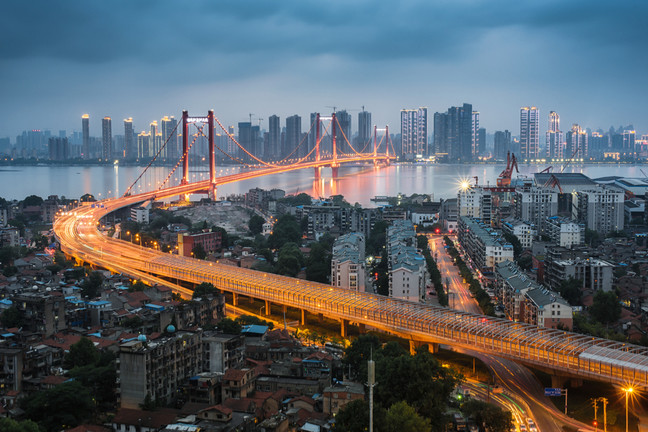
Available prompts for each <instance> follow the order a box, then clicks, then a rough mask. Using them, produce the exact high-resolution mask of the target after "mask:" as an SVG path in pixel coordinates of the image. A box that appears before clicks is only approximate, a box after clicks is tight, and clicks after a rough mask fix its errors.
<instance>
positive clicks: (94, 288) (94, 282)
mask: <svg viewBox="0 0 648 432" xmlns="http://www.w3.org/2000/svg"><path fill="white" fill-rule="evenodd" d="M103 280H104V276H103V274H102V273H101V272H98V271H93V272H92V273H90V274H89V275H88V277H86V278H85V279H84V281H83V282H82V283H81V294H82V295H83V296H84V297H88V298H95V297H97V296H98V295H99V294H100V292H101V286H102V285H103Z"/></svg>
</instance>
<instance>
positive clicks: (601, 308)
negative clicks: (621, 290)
mask: <svg viewBox="0 0 648 432" xmlns="http://www.w3.org/2000/svg"><path fill="white" fill-rule="evenodd" d="M589 312H590V315H591V316H592V318H594V319H595V320H596V321H598V322H600V323H603V324H609V323H613V322H616V321H618V319H619V318H621V304H620V303H619V298H618V297H617V295H616V294H615V293H614V292H612V291H608V292H605V291H603V290H598V291H597V292H596V294H594V302H593V303H592V306H590V310H589Z"/></svg>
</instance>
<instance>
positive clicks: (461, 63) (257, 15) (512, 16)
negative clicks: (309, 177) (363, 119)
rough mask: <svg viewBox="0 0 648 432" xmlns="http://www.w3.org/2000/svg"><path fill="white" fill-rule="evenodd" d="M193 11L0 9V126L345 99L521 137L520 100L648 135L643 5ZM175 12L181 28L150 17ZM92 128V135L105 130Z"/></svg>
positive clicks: (245, 110) (389, 112)
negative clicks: (474, 111)
mask: <svg viewBox="0 0 648 432" xmlns="http://www.w3.org/2000/svg"><path fill="white" fill-rule="evenodd" d="M192 6H194V7H192V8H190V9H189V8H187V9H183V8H179V7H177V6H176V5H174V4H173V3H170V2H162V3H156V4H155V8H153V7H151V4H148V3H138V4H131V3H119V2H118V3H111V4H110V5H103V4H87V3H75V2H71V3H68V4H67V7H66V8H65V9H61V8H60V7H57V6H54V5H51V4H49V3H47V2H32V3H30V4H10V5H7V6H6V11H5V14H3V17H1V18H0V22H1V23H2V25H1V26H0V28H2V30H0V32H2V34H3V36H5V39H6V40H13V41H15V42H14V43H12V44H6V45H4V46H3V47H2V48H0V58H1V59H2V62H3V68H2V69H1V71H0V74H1V76H2V82H3V84H2V93H3V95H4V100H5V104H3V109H2V116H0V118H1V119H2V120H0V136H10V137H14V136H15V135H17V134H18V133H20V131H22V130H30V129H34V128H39V129H51V130H58V129H66V130H76V128H78V123H77V122H78V120H77V119H78V118H79V116H80V115H82V114H84V113H88V114H90V116H91V118H93V119H101V118H103V117H104V116H110V117H112V118H113V119H119V121H121V119H124V118H129V117H133V118H134V119H136V121H141V122H142V124H141V125H145V124H147V123H148V122H150V121H151V120H153V119H159V118H161V117H163V116H164V115H174V116H175V117H176V118H178V117H179V114H180V111H181V110H182V109H188V110H189V111H191V112H203V111H206V110H207V109H208V108H213V109H214V110H215V112H216V115H217V116H218V117H219V118H220V119H221V120H222V121H223V122H224V123H226V124H228V125H229V124H232V125H233V124H237V123H238V122H240V121H243V120H245V119H246V118H247V116H248V114H249V113H250V112H252V113H258V115H259V116H260V117H264V118H267V116H269V115H271V114H277V115H279V116H280V117H284V118H285V117H287V116H288V115H293V114H298V115H300V116H302V118H304V117H306V114H307V113H310V112H314V111H318V112H322V113H327V112H328V111H331V109H330V108H327V106H332V105H340V104H341V106H340V108H341V109H343V108H347V109H349V110H353V109H360V108H361V106H365V108H366V110H367V111H369V112H371V113H372V120H373V121H374V123H375V124H378V125H383V124H389V125H390V126H391V127H392V128H396V126H397V125H398V123H399V118H398V115H399V110H400V109H402V108H407V107H417V106H427V107H428V109H429V111H430V112H436V111H439V112H442V111H443V110H444V107H448V106H454V105H457V104H459V103H463V102H470V103H472V104H473V105H474V106H477V107H479V109H480V123H481V125H483V126H484V127H485V128H486V129H487V130H488V131H495V130H504V129H508V130H511V131H512V133H513V134H518V133H519V131H518V130H517V129H518V125H517V118H518V115H517V113H518V110H519V108H520V107H522V106H537V107H538V108H539V111H540V117H541V118H546V117H545V116H546V115H547V114H548V112H549V111H552V110H553V111H556V112H559V113H560V115H561V117H562V119H563V124H565V125H567V124H574V123H577V124H579V125H582V127H583V128H588V127H589V128H592V129H594V130H596V129H598V128H602V129H604V130H606V129H607V128H609V127H610V126H614V127H618V126H619V125H621V124H623V125H627V124H633V125H634V126H635V128H636V129H637V130H638V131H646V130H647V129H648V125H647V124H646V121H645V120H644V119H645V118H647V117H648V108H645V107H644V106H643V105H642V104H641V100H640V99H639V98H636V97H633V94H642V93H645V91H646V89H647V88H646V87H648V85H647V84H646V82H645V79H644V78H643V76H642V72H641V71H642V69H643V67H642V66H643V63H645V61H646V60H644V59H643V58H641V57H640V56H637V58H636V59H634V56H635V55H637V54H638V53H640V52H642V49H643V48H644V47H645V45H646V40H647V39H648V34H647V30H646V29H645V27H644V26H642V24H641V20H640V17H641V16H643V14H642V13H641V11H640V10H637V9H642V8H643V9H646V8H648V5H644V4H641V3H633V4H627V5H616V4H614V5H613V4H610V3H608V2H587V3H585V2H583V1H572V2H569V4H565V3H564V2H555V1H549V2H543V3H542V4H536V5H521V4H518V3H515V2H510V1H500V2H495V3H493V2H488V3H486V2H455V3H453V4H443V5H438V4H436V5H435V4H427V3H423V2H416V1H410V2H405V3H400V4H399V6H398V7H394V6H390V5H387V4H382V3H380V4H375V5H374V4H369V3H362V4H356V5H347V4H344V7H342V4H341V3H335V2H334V3H333V4H330V5H329V4H326V5H325V4H320V3H318V4H313V3H305V2H298V3H290V2H288V3H284V4H272V5H269V4H264V3H258V4H256V5H254V6H250V5H247V4H246V5H244V6H242V5H239V4H234V3H232V4H225V5H220V4H219V5H213V4H209V3H201V2H197V3H195V4H193V5H192ZM170 17H173V19H174V21H175V22H177V23H178V25H174V26H167V25H161V24H160V23H163V22H164V19H168V18H170ZM106 22H111V23H117V24H119V25H117V26H112V25H111V26H110V27H108V26H107V25H106V24H105V23H106ZM214 23H217V24H218V25H214ZM117 28H120V29H121V30H120V31H119V33H117V32H115V31H113V29H117ZM54 30H55V31H54ZM408 41H409V42H414V41H416V42H417V43H408ZM420 41H423V42H420ZM520 53H527V54H525V55H520ZM549 53H551V55H552V56H553V58H557V59H559V61H552V62H547V61H546V57H547V55H548V54H549ZM628 59H633V60H632V62H633V63H632V67H629V66H628ZM584 65H589V66H587V67H585V66H584ZM404 70H406V71H407V74H408V77H409V78H408V79H407V80H403V79H399V78H402V74H403V71H404ZM43 71H47V72H46V73H44V72H43ZM629 89H631V90H632V91H629ZM138 119H140V120H138ZM91 128H92V129H91V134H92V135H93V136H98V135H99V133H98V132H97V131H98V130H99V128H100V124H99V123H95V124H92V125H91ZM113 128H114V126H113ZM138 129H139V128H138Z"/></svg>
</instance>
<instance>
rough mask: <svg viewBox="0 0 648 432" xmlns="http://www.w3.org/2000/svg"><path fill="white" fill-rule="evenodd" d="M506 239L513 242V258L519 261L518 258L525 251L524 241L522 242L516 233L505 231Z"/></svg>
mask: <svg viewBox="0 0 648 432" xmlns="http://www.w3.org/2000/svg"><path fill="white" fill-rule="evenodd" d="M504 239H505V240H506V241H507V242H509V243H511V245H512V246H513V259H515V260H516V261H517V259H518V258H519V257H520V255H521V254H522V251H523V248H522V243H521V242H520V239H518V238H517V236H516V235H514V234H511V233H508V232H505V233H504Z"/></svg>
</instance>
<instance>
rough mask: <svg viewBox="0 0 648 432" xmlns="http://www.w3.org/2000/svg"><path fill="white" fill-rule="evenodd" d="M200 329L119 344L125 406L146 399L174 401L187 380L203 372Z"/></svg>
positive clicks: (143, 337) (142, 336)
mask: <svg viewBox="0 0 648 432" xmlns="http://www.w3.org/2000/svg"><path fill="white" fill-rule="evenodd" d="M202 354H203V353H202V349H201V341H200V333H199V332H188V331H180V332H176V333H171V334H169V335H167V336H164V337H160V338H157V339H154V340H149V339H147V337H146V336H144V335H141V336H139V337H137V339H135V340H131V341H128V342H124V343H123V344H121V346H120V347H119V389H120V394H121V406H122V407H123V408H137V407H139V406H140V405H141V404H142V403H144V400H145V399H146V397H147V395H148V397H149V398H150V399H151V400H157V401H160V402H162V403H164V404H168V403H171V402H172V401H173V399H174V398H175V397H176V396H177V391H178V389H180V388H181V387H182V385H183V383H184V381H185V380H186V379H188V378H190V377H192V376H194V375H197V374H198V373H200V372H201V371H202Z"/></svg>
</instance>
